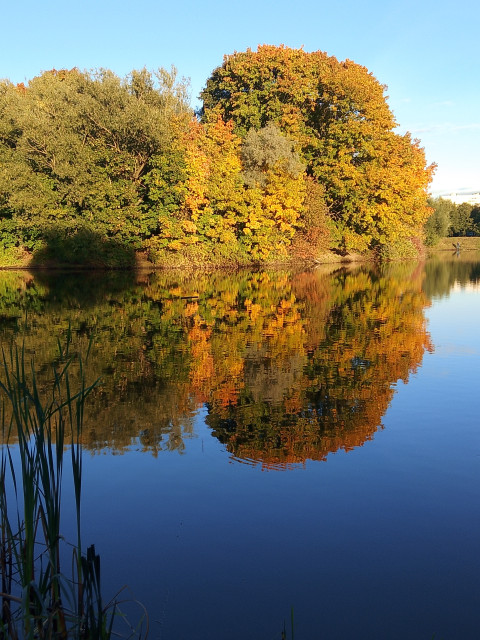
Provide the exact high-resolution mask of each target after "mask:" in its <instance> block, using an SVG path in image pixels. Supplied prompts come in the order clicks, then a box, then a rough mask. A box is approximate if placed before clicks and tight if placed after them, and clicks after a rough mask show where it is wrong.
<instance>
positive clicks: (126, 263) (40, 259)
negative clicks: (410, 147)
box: [31, 226, 135, 269]
mask: <svg viewBox="0 0 480 640" xmlns="http://www.w3.org/2000/svg"><path fill="white" fill-rule="evenodd" d="M67 265H68V266H70V267H84V268H85V267H87V268H94V269H102V268H103V269H132V268H134V267H135V250H134V248H133V246H131V245H128V244H126V243H124V242H122V241H121V240H118V239H115V238H108V237H106V236H103V235H102V234H100V233H98V232H96V231H94V230H92V229H89V228H87V227H84V228H80V229H76V230H73V231H72V230H71V229H68V228H63V227H61V226H51V227H49V228H48V229H46V230H45V231H44V233H43V246H42V247H41V248H39V249H37V250H36V251H35V252H34V254H33V259H32V262H31V266H32V267H43V268H45V267H48V268H56V267H62V266H67Z"/></svg>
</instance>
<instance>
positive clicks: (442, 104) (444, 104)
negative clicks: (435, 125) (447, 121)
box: [432, 100, 455, 107]
mask: <svg viewBox="0 0 480 640" xmlns="http://www.w3.org/2000/svg"><path fill="white" fill-rule="evenodd" d="M454 106H455V102H453V100H441V101H440V102H434V103H433V104H432V107H454Z"/></svg>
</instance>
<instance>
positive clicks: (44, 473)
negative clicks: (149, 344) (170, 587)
mask: <svg viewBox="0 0 480 640" xmlns="http://www.w3.org/2000/svg"><path fill="white" fill-rule="evenodd" d="M69 348H70V339H69V336H68V337H67V340H66V344H65V346H64V347H62V346H61V345H60V344H59V357H58V359H57V361H56V363H55V365H54V366H53V367H52V381H51V385H50V386H49V388H48V389H46V390H45V389H43V388H41V387H40V384H39V382H38V379H37V375H36V372H35V365H34V363H33V361H31V362H27V358H26V354H25V351H24V349H23V348H17V347H12V348H11V349H10V351H9V353H8V354H5V353H3V361H2V363H1V364H2V369H3V371H2V374H3V375H2V376H0V377H1V378H2V379H1V380H0V397H1V416H0V419H1V423H0V424H1V427H2V434H3V440H2V443H3V444H2V446H1V455H0V525H1V539H0V577H1V593H0V598H1V606H2V608H1V615H0V639H3V638H9V639H12V640H17V639H18V638H25V639H28V640H30V639H31V640H34V639H35V640H36V639H39V640H44V639H45V640H46V639H64V638H72V639H73V638H78V639H88V640H94V639H99V640H100V639H107V638H110V637H111V635H112V632H113V628H114V622H115V619H116V618H117V617H119V616H117V613H118V608H117V607H118V603H117V602H116V601H113V602H109V603H108V604H107V605H104V603H103V600H102V595H101V580H100V577H101V574H100V557H99V556H98V554H97V553H96V552H95V548H94V546H90V547H89V548H88V549H87V551H86V552H84V551H83V547H82V540H81V493H82V448H81V432H82V425H83V417H84V406H85V400H86V398H87V397H88V395H89V394H90V393H91V391H92V390H93V388H94V387H95V386H96V384H97V383H96V382H95V383H93V384H90V385H87V384H86V383H85V375H84V370H83V364H82V360H81V359H79V358H76V357H72V356H71V355H70V353H69ZM87 358H88V353H87ZM73 366H76V367H78V368H79V374H80V375H79V379H80V381H81V382H80V385H79V388H77V389H76V390H75V391H73V390H72V388H71V378H72V376H71V369H72V367H73ZM68 452H70V456H69V455H68ZM67 467H68V470H69V472H70V473H71V479H72V481H73V487H74V494H75V514H76V538H77V539H76V541H75V543H74V544H71V545H67V543H66V542H65V541H64V539H63V538H62V534H61V512H62V483H63V482H64V475H65V474H64V471H65V469H66V468H67ZM65 550H66V551H67V552H69V553H71V557H72V562H71V569H70V575H68V576H67V574H66V573H65V572H64V571H63V567H62V566H61V558H65V557H66V556H65ZM142 622H143V621H142ZM142 629H143V627H142V624H140V625H139V626H137V627H135V628H132V627H128V636H129V637H141V636H142Z"/></svg>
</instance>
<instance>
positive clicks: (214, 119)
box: [0, 46, 434, 266]
mask: <svg viewBox="0 0 480 640" xmlns="http://www.w3.org/2000/svg"><path fill="white" fill-rule="evenodd" d="M384 90H385V87H384V86H382V85H380V84H379V83H378V81H377V80H376V79H375V78H374V77H373V75H372V74H371V73H369V72H368V70H367V69H365V68H364V67H361V66H359V65H357V64H355V63H354V62H351V61H348V60H347V61H346V62H339V61H338V60H336V58H334V57H329V56H327V55H326V54H325V53H322V52H319V51H318V52H314V53H307V52H305V51H304V50H303V49H289V48H287V47H283V46H280V47H274V46H261V47H259V48H258V50H257V51H250V50H248V51H246V52H244V53H234V54H232V55H230V56H226V57H225V58H224V62H223V64H222V65H221V66H220V67H218V68H217V69H215V71H214V72H213V73H212V75H211V77H210V78H209V79H208V81H207V83H206V88H205V89H204V90H203V92H202V94H201V98H202V100H203V107H202V109H201V111H200V112H199V113H197V114H194V113H193V112H192V111H191V108H190V107H189V102H188V82H186V81H185V80H184V79H178V78H177V77H176V73H175V70H174V69H172V71H166V70H164V69H159V70H157V71H155V72H153V73H152V72H149V71H147V70H145V69H143V70H141V71H132V72H131V73H130V74H129V75H128V76H127V77H126V78H124V79H121V78H119V77H117V76H116V75H115V74H114V73H113V72H111V71H108V70H99V71H96V72H82V71H79V70H78V69H71V70H69V71H67V70H61V71H56V70H51V71H48V72H45V73H43V74H42V75H40V76H39V77H36V78H34V79H33V80H31V81H30V82H29V83H28V85H27V86H24V85H23V84H19V85H15V84H12V83H11V82H9V81H1V82H0V245H1V246H0V249H1V250H2V251H3V255H4V258H3V260H4V261H5V260H6V259H7V258H6V257H5V256H10V257H12V259H13V260H14V259H15V257H16V256H18V255H19V254H20V253H21V252H22V251H25V250H26V251H28V252H31V253H32V254H33V255H34V257H35V256H37V258H38V259H39V260H47V261H48V260H49V259H56V260H58V261H60V262H74V263H75V262H91V263H95V262H96V263H98V264H101V263H106V264H109V265H111V266H114V265H117V266H122V265H123V264H126V263H127V262H128V261H129V260H130V259H131V256H132V255H133V253H134V252H135V251H138V250H141V251H144V252H145V253H146V254H147V255H148V257H149V258H150V260H152V261H154V262H156V263H158V264H164V265H173V264H182V263H205V262H214V263H218V264H224V263H234V264H242V263H244V264H246V263H251V262H265V261H278V260H284V259H286V258H292V257H293V258H303V259H315V258H316V257H317V256H318V255H319V254H320V253H321V252H322V251H325V250H328V249H333V250H336V251H338V252H341V253H344V252H347V251H360V252H362V251H372V250H373V251H375V252H377V253H378V254H379V255H380V256H383V257H402V256H407V255H411V254H412V253H414V252H415V245H418V244H419V242H421V239H422V238H423V227H424V225H425V222H426V221H427V219H428V217H429V215H430V213H431V209H429V207H428V206H427V187H428V184H429V182H430V180H431V176H432V172H433V168H434V167H432V166H430V167H427V166H426V162H425V155H424V152H423V149H421V148H420V147H419V144H418V141H415V140H412V139H411V137H410V135H409V134H405V135H399V134H398V133H395V132H394V128H395V126H396V122H395V120H394V117H393V114H392V112H391V111H390V109H389V107H388V105H387V102H386V98H385V95H384Z"/></svg>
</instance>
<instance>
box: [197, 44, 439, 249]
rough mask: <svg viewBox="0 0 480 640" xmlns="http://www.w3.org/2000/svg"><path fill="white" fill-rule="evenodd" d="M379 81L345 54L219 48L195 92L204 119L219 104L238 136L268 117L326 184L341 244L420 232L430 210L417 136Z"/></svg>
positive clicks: (383, 240)
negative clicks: (402, 126)
mask: <svg viewBox="0 0 480 640" xmlns="http://www.w3.org/2000/svg"><path fill="white" fill-rule="evenodd" d="M384 91H385V87H384V86H383V85H381V84H380V83H379V82H378V81H377V80H376V79H375V78H374V76H373V75H372V74H371V73H369V72H368V71H367V69H366V68H365V67H362V66H360V65H358V64H356V63H354V62H352V61H350V60H346V61H345V62H339V61H338V60H337V59H336V58H334V57H331V56H328V55H327V54H326V53H323V52H321V51H316V52H313V53H307V52H306V51H304V50H303V49H290V48H288V47H285V46H280V47H275V46H269V45H265V46H259V47H258V49H257V51H252V50H250V49H249V50H247V51H246V52H242V53H234V54H232V55H229V56H225V58H224V61H223V64H222V65H221V66H220V67H218V68H217V69H215V71H214V72H213V73H212V75H211V77H210V78H209V79H208V81H207V84H206V88H205V89H204V91H203V92H202V94H201V97H202V99H203V109H202V112H201V116H202V119H203V121H204V122H206V121H208V120H209V119H210V118H212V117H214V116H218V114H220V115H221V116H222V117H223V118H225V119H227V120H230V119H231V120H232V121H233V122H234V131H235V132H236V133H237V134H238V135H239V136H241V137H244V138H245V137H246V136H248V135H249V132H250V131H251V130H252V129H254V130H257V131H258V130H260V129H262V128H263V127H265V126H267V125H269V124H270V123H274V124H275V125H276V126H278V127H279V128H280V129H281V130H282V131H283V132H284V133H286V134H287V135H289V136H290V137H291V138H292V139H293V140H295V142H296V149H297V151H298V152H299V153H300V154H301V157H302V159H303V161H304V162H305V163H306V167H307V174H308V175H311V176H313V178H314V179H315V180H316V181H318V182H319V183H321V184H322V185H323V186H324V188H325V198H326V203H327V205H328V207H329V211H330V216H331V218H332V220H333V221H334V223H335V228H336V232H337V235H339V236H341V238H340V242H341V243H343V244H344V245H345V247H346V248H353V247H356V248H365V247H367V246H372V245H382V244H386V243H389V242H392V241H395V240H397V239H403V238H408V237H411V236H415V235H417V234H418V232H419V230H420V229H421V228H422V225H423V224H424V223H425V221H426V219H427V217H428V215H429V212H430V210H429V209H428V207H427V205H426V189H427V186H428V184H429V181H430V179H431V176H432V171H433V167H426V162H425V155H424V153H423V150H422V149H421V148H420V147H419V143H418V141H415V140H412V139H411V137H410V135H409V134H406V135H403V136H402V135H399V134H397V133H395V132H394V128H395V126H396V123H395V119H394V117H393V114H392V112H391V111H390V109H389V107H388V104H387V102H386V98H385V95H384Z"/></svg>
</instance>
